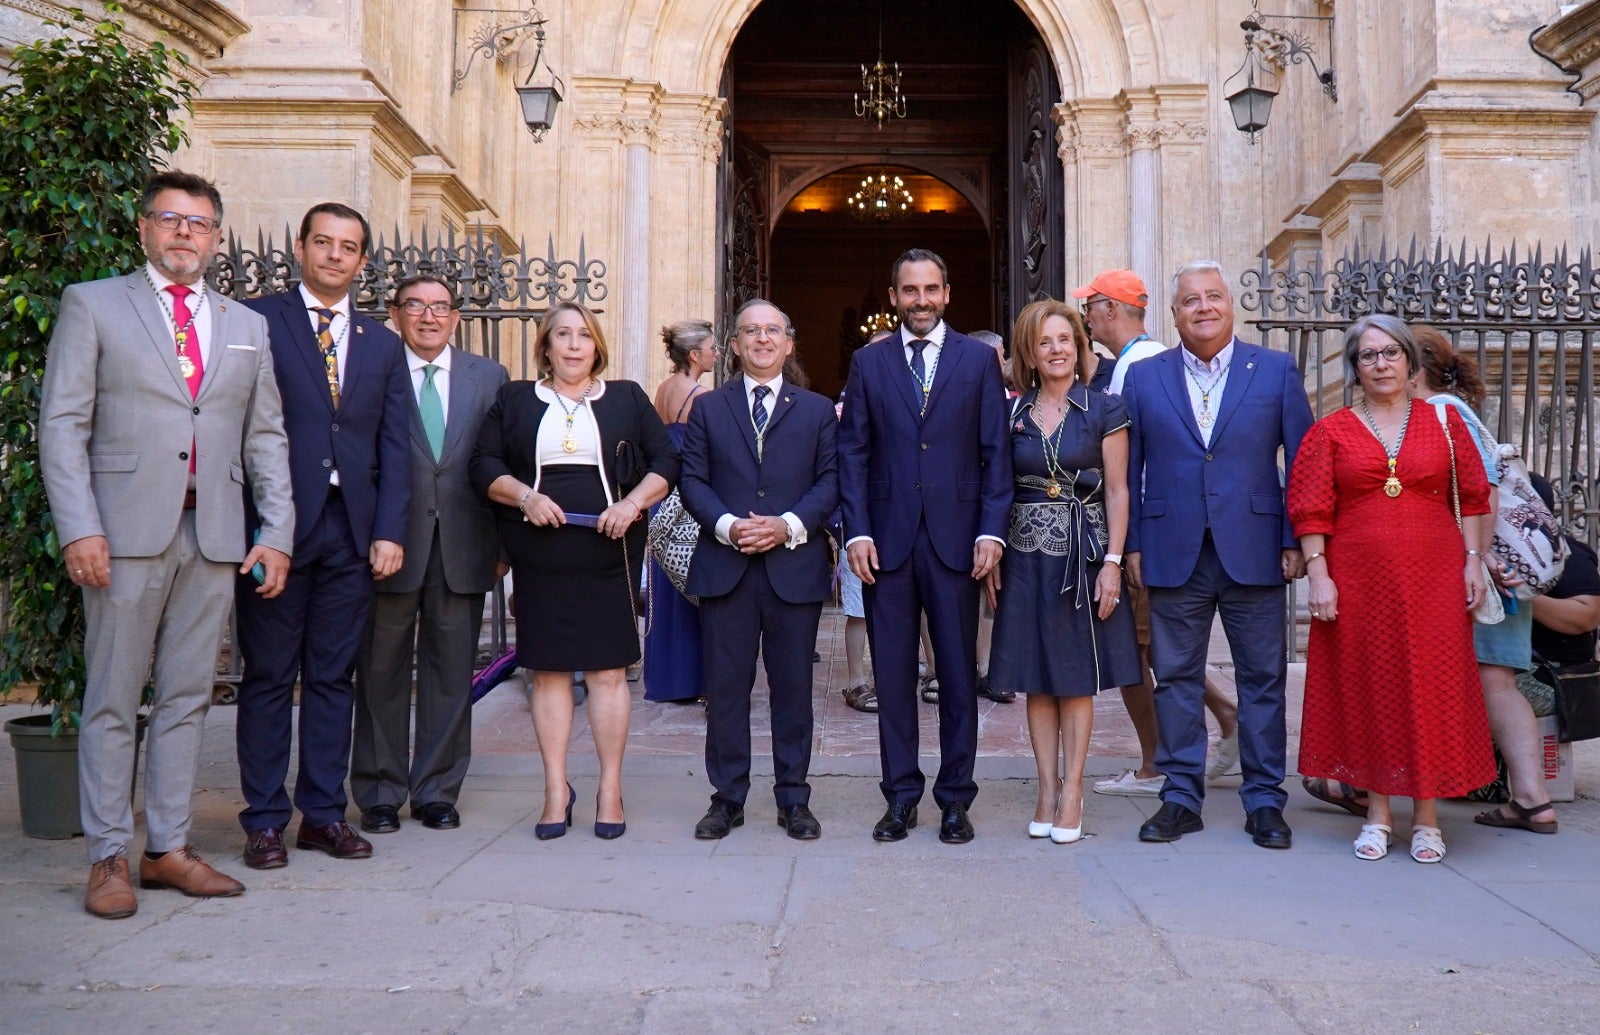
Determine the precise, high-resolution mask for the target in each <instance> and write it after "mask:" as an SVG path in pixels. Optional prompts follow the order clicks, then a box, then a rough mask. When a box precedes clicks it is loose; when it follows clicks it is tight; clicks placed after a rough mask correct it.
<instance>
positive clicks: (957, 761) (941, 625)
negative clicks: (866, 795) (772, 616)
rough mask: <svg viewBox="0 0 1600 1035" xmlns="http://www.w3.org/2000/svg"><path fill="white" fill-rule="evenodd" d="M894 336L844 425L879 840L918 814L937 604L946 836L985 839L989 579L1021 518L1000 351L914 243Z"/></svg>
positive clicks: (874, 357) (936, 791) (848, 540)
mask: <svg viewBox="0 0 1600 1035" xmlns="http://www.w3.org/2000/svg"><path fill="white" fill-rule="evenodd" d="M889 280H890V288H889V301H890V303H891V304H892V305H893V306H894V307H895V310H896V311H897V312H898V313H899V315H900V329H899V330H898V331H897V332H896V333H895V334H894V335H892V336H891V337H889V338H887V339H885V340H884V341H881V342H878V343H877V344H874V345H867V346H864V347H863V348H862V349H861V350H860V351H859V352H857V353H856V355H855V359H854V361H853V363H852V365H851V368H850V380H849V382H848V384H847V385H846V387H845V399H844V414H843V417H842V419H841V421H840V426H839V488H840V495H841V497H842V499H843V503H844V534H845V546H846V550H847V552H848V553H849V558H850V569H851V570H852V571H854V572H855V573H856V575H857V576H859V577H860V579H861V581H862V583H863V584H864V585H865V596H866V607H867V636H868V639H869V641H870V643H871V645H872V671H873V677H874V680H875V682H876V684H877V690H878V742H879V759H880V762H881V764H882V767H883V781H882V782H881V783H880V784H879V786H880V788H881V789H882V791H883V796H884V799H885V800H886V801H887V802H888V805H889V807H888V809H887V810H886V811H885V812H884V814H883V818H882V819H881V820H879V821H878V824H877V826H876V827H874V828H873V831H872V836H873V838H874V839H875V840H878V841H900V840H904V838H905V837H906V834H907V831H908V830H910V829H911V828H912V827H915V826H916V825H917V802H918V801H920V800H921V798H922V792H923V787H924V782H925V781H924V777H923V774H922V770H921V769H920V768H919V767H918V765H917V697H916V682H917V633H918V628H919V615H921V614H923V613H924V612H926V614H927V616H928V628H929V630H930V632H931V633H932V638H933V650H934V662H935V667H936V668H937V669H938V671H939V687H940V693H939V754H940V765H939V774H938V776H937V777H936V778H935V780H934V784H933V798H934V801H935V802H937V803H938V805H939V808H940V810H941V816H940V823H939V839H940V840H941V841H944V842H945V843H947V844H963V843H965V842H968V841H971V840H972V837H973V830H972V822H971V820H969V819H968V817H967V810H968V809H969V808H970V807H971V805H972V802H973V799H975V798H976V797H977V796H978V785H977V783H976V782H975V781H974V780H973V778H972V769H973V764H974V762H975V761H976V758H977V754H978V697H977V637H978V585H979V583H980V581H981V580H982V579H983V578H984V577H985V576H987V575H988V574H989V572H990V571H991V570H993V568H994V566H995V565H996V564H997V563H999V560H1000V551H1001V550H1002V549H1003V548H1004V546H1005V536H1006V533H1007V531H1008V529H1009V526H1010V512H1011V438H1010V431H1009V427H1008V409H1007V405H1008V404H1007V400H1006V391H1005V386H1004V384H1003V383H1002V382H1001V378H1000V368H999V367H998V366H997V365H996V364H995V361H994V351H993V350H992V349H990V348H989V346H987V345H984V344H982V343H980V342H977V341H973V340H972V339H971V338H968V337H966V336H965V335H962V334H958V333H956V332H955V331H952V330H950V329H949V328H948V327H947V326H945V323H944V310H945V306H946V305H948V304H949V302H950V283H949V280H950V278H949V271H948V269H947V268H946V266H945V263H944V260H943V259H941V258H940V257H939V256H938V255H936V254H934V253H933V252H931V251H928V250H926V249H922V248H913V249H911V250H909V251H907V252H905V253H904V254H902V255H901V256H900V257H899V258H898V259H896V260H895V262H894V266H893V268H892V269H891V271H890V276H889Z"/></svg>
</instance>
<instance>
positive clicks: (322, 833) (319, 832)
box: [294, 819, 372, 859]
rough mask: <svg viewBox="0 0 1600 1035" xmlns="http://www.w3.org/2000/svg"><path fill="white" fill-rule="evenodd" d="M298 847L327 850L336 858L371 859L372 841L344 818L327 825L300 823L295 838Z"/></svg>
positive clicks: (295, 844) (320, 850)
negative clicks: (311, 825) (298, 831)
mask: <svg viewBox="0 0 1600 1035" xmlns="http://www.w3.org/2000/svg"><path fill="white" fill-rule="evenodd" d="M294 846H295V847H296V848H315V849H316V850H317V851H319V852H327V853H328V854H329V855H331V856H333V857H334V858H335V859H370V858H372V842H370V841H368V840H367V839H366V838H364V837H362V836H361V835H360V834H358V833H356V832H355V831H354V830H352V829H351V828H350V824H348V823H346V822H345V821H344V820H342V819H341V820H340V821H339V822H337V823H329V824H328V825H327V826H325V827H308V826H306V825H305V824H304V823H301V824H300V833H299V834H298V835H296V837H295V840H294Z"/></svg>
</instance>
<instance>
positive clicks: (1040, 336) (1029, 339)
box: [989, 299, 1139, 844]
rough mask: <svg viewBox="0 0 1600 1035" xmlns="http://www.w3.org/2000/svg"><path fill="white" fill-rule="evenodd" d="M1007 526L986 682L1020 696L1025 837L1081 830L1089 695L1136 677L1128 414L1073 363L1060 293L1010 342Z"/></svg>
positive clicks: (1076, 332)
mask: <svg viewBox="0 0 1600 1035" xmlns="http://www.w3.org/2000/svg"><path fill="white" fill-rule="evenodd" d="M1011 342H1012V351H1011V371H1010V374H1011V378H1010V379H1011V383H1012V384H1011V386H1012V388H1014V389H1015V390H1016V391H1018V392H1020V393H1021V395H1020V397H1019V398H1018V399H1017V400H1016V401H1015V403H1014V404H1013V405H1012V417H1011V463H1012V467H1013V470H1014V471H1015V478H1016V485H1015V496H1014V497H1013V502H1012V505H1011V534H1010V536H1009V537H1008V541H1007V544H1006V551H1005V556H1004V558H1003V559H1002V561H1001V564H1000V568H999V570H998V571H997V572H996V573H995V574H993V575H991V576H990V578H989V583H990V593H991V599H995V597H998V599H996V600H995V619H994V646H993V648H992V650H991V653H990V660H989V685H990V686H992V687H994V688H995V689H996V690H1014V691H1018V692H1021V693H1025V694H1027V695H1028V736H1029V738H1030V739H1031V740H1032V741H1033V754H1034V759H1035V761H1036V762H1037V763H1038V767H1039V799H1038V802H1037V803H1036V804H1035V806H1034V813H1033V822H1031V823H1029V824H1028V835H1029V836H1030V837H1049V838H1050V839H1051V840H1052V841H1054V842H1056V843H1057V844H1066V843H1070V842H1072V841H1076V840H1078V839H1079V838H1080V837H1082V836H1083V766H1084V762H1085V760H1086V759H1087V757H1088V754H1089V733H1090V730H1091V729H1092V727H1093V725H1094V695H1095V694H1096V693H1098V692H1099V691H1100V690H1101V689H1103V688H1105V687H1112V686H1125V685H1128V684H1131V683H1137V682H1139V650H1138V645H1137V643H1136V642H1135V640H1134V630H1133V617H1132V614H1131V612H1130V611H1129V608H1128V606H1127V605H1126V604H1123V603H1121V598H1122V544H1123V540H1124V538H1125V537H1126V535H1127V531H1128V415H1127V410H1126V409H1125V408H1124V407H1123V404H1122V400H1121V399H1120V398H1119V397H1117V396H1115V395H1104V394H1101V393H1100V392H1095V391H1091V390H1090V389H1089V386H1088V384H1087V382H1086V379H1085V378H1084V376H1083V374H1084V371H1085V368H1086V366H1087V356H1088V354H1089V347H1090V346H1089V335H1088V332H1087V331H1085V329H1084V326H1083V320H1082V319H1081V318H1080V317H1079V316H1078V314H1077V312H1076V311H1075V310H1074V309H1072V307H1071V306H1068V305H1067V304H1066V303H1064V302H1058V301H1056V300H1054V299H1044V300H1041V301H1038V302H1033V303H1030V304H1029V305H1028V306H1026V307H1025V308H1024V309H1023V310H1022V313H1021V315H1019V316H1018V317H1017V326H1016V332H1015V335H1014V336H1013V337H1012V339H1011Z"/></svg>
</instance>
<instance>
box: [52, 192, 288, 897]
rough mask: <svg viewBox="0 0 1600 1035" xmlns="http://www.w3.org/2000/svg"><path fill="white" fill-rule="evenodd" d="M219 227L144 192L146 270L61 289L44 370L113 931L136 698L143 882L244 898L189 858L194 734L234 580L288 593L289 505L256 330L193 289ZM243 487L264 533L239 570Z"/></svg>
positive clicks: (86, 790) (182, 203) (84, 787)
mask: <svg viewBox="0 0 1600 1035" xmlns="http://www.w3.org/2000/svg"><path fill="white" fill-rule="evenodd" d="M221 219H222V198H221V196H220V195H219V194H218V193H217V188H216V187H215V186H213V185H212V184H211V183H209V182H207V181H206V180H204V179H201V178H200V177H198V176H192V175H189V174H187V173H182V172H176V171H171V172H163V173H159V174H157V175H156V176H155V177H153V178H152V179H151V180H150V182H149V184H148V185H147V186H146V187H145V190H144V195H143V197H142V198H141V200H140V215H139V240H140V242H141V243H142V244H143V246H144V252H145V256H146V258H147V259H148V262H147V264H146V265H145V267H144V268H143V269H141V270H139V271H138V272H137V273H133V274H131V275H129V276H125V277H113V278H110V279H107V280H99V281H93V282H90V283H84V284H76V285H74V286H72V287H70V288H68V289H67V290H66V292H65V294H63V295H62V297H61V315H60V317H59V319H58V320H57V321H56V328H55V333H54V334H53V335H52V336H51V338H50V350H49V356H48V359H47V361H46V366H45V375H44V396H43V401H42V403H41V406H40V414H39V454H40V460H41V467H42V470H43V474H44V481H45V489H46V491H47V492H48V493H49V495H50V510H51V514H52V517H53V519H54V521H55V525H56V531H57V534H58V536H59V538H60V541H61V542H62V543H63V544H64V546H63V548H62V556H63V559H64V560H65V562H66V566H67V570H68V572H69V574H70V575H71V577H72V581H73V582H74V583H76V584H77V585H79V586H81V587H83V599H84V611H85V615H86V618H87V622H88V628H87V633H86V636H85V642H84V648H85V653H86V655H87V659H88V682H87V685H86V686H85V688H84V699H83V713H82V726H81V729H82V733H81V736H80V739H79V743H78V778H79V784H80V792H81V807H82V821H83V829H84V833H85V834H86V835H87V842H88V848H89V861H90V863H91V867H90V871H89V885H88V890H87V893H86V894H85V896H84V908H86V909H87V910H88V911H89V912H91V913H93V914H95V915H96V916H102V917H107V918H111V919H115V918H118V917H125V916H131V915H132V914H133V912H134V911H135V909H136V908H137V902H136V900H135V898H134V894H133V886H132V878H131V874H130V872H129V868H128V859H127V852H128V846H129V844H130V843H131V842H132V840H133V800H132V798H133V788H132V779H133V767H134V722H135V714H136V712H137V711H138V708H139V697H140V694H141V692H142V691H143V689H144V686H145V683H146V681H147V680H150V681H152V682H153V683H154V685H155V699H154V701H153V703H152V705H151V709H150V715H149V740H148V746H147V747H146V749H145V774H146V780H145V824H146V827H147V831H146V840H145V852H144V854H143V856H142V857H141V858H140V860H139V881H140V883H141V884H142V885H143V886H144V887H146V888H173V889H175V890H178V891H182V892H183V893H185V894H187V895H192V896H202V897H213V896H218V897H220V896H229V895H237V894H239V893H240V892H242V891H244V886H243V885H241V884H239V883H238V882H237V881H235V880H233V879H232V878H231V877H228V876H226V875H224V874H221V873H218V872H217V871H216V870H214V869H212V868H211V867H210V866H209V865H207V864H206V863H205V861H204V860H202V859H201V858H200V856H199V855H198V854H196V853H195V851H194V849H193V848H191V847H190V846H189V840H188V839H189V822H190V818H191V811H192V799H193V795H194V782H195V771H196V766H197V763H198V759H199V750H200V731H201V727H202V725H203V723H204V720H205V714H206V709H207V707H208V706H209V705H210V703H211V686H212V681H213V676H214V674H215V672H216V660H217V650H218V648H219V646H220V645H221V643H222V633H223V626H224V623H226V621H227V618H228V613H229V611H230V609H231V607H232V603H233V580H234V572H235V571H236V570H237V571H238V572H248V571H250V570H252V569H253V568H256V566H257V565H258V564H259V565H260V568H259V569H258V570H259V571H260V572H261V573H262V575H261V585H260V587H259V588H258V589H257V592H258V593H260V594H261V595H262V596H264V597H272V596H276V595H277V594H278V593H280V592H282V590H283V586H284V582H285V580H286V579H287V577H288V572H289V551H290V549H291V547H292V546H293V543H294V504H293V501H292V499H291V495H290V488H289V443H288V439H287V438H286V437H285V435H284V431H283V412H282V406H281V403H280V400H279V397H278V386H277V383H276V382H275V381H274V380H273V376H272V353H271V352H270V351H269V350H268V348H267V324H266V321H265V320H263V319H262V318H261V317H260V316H258V315H257V314H255V313H253V312H251V311H250V310H249V309H247V308H246V307H244V306H243V305H239V304H237V303H234V302H232V301H230V300H228V299H226V298H222V297H219V296H218V295H217V294H215V293H214V292H212V291H211V290H209V289H208V288H207V286H206V283H205V269H206V267H207V266H208V265H209V264H210V262H211V258H212V256H213V255H214V254H215V253H216V249H217V242H218V240H219V238H220V229H219V225H220V223H221ZM247 477H248V478H249V480H250V485H251V487H252V488H253V490H254V495H255V506H256V509H257V510H258V511H259V512H260V515H261V534H260V537H259V540H258V541H257V542H256V544H255V545H254V546H253V547H251V548H250V549H249V552H248V553H246V537H245V520H244V494H243V488H242V486H243V483H244V481H245V479H246V478H247ZM152 653H153V654H154V665H153V668H152V661H151V656H152Z"/></svg>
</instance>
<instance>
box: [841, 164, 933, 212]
mask: <svg viewBox="0 0 1600 1035" xmlns="http://www.w3.org/2000/svg"><path fill="white" fill-rule="evenodd" d="M915 201H916V199H915V198H913V197H912V196H911V192H910V191H908V190H906V181H905V180H902V179H901V178H900V177H898V176H891V175H889V174H888V173H886V172H880V173H878V174H877V175H876V176H873V175H871V174H868V176H867V177H866V179H864V180H862V181H861V187H860V188H859V189H858V190H857V191H856V192H855V193H854V194H852V195H850V197H849V198H847V199H846V201H845V203H846V204H847V205H849V206H850V211H851V212H852V213H854V214H855V215H856V216H857V217H858V218H861V219H875V220H877V221H878V222H880V223H887V222H888V221H889V220H891V219H893V218H894V217H895V216H900V215H904V214H906V213H907V212H910V211H911V206H912V204H913V203H914V202H915Z"/></svg>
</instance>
